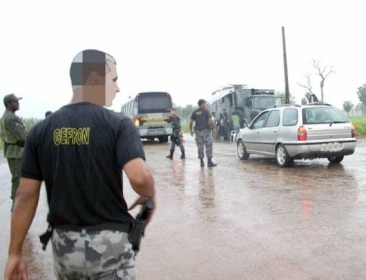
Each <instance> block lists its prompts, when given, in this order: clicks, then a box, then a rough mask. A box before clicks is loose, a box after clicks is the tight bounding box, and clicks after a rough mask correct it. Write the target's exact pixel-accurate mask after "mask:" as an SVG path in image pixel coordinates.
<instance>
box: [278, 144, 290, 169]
mask: <svg viewBox="0 0 366 280" xmlns="http://www.w3.org/2000/svg"><path fill="white" fill-rule="evenodd" d="M276 159H277V164H278V165H279V166H280V167H288V166H290V165H291V164H292V163H293V159H292V158H290V156H289V155H288V153H287V150H286V148H285V146H283V145H278V147H277V149H276Z"/></svg>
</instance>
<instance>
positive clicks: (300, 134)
mask: <svg viewBox="0 0 366 280" xmlns="http://www.w3.org/2000/svg"><path fill="white" fill-rule="evenodd" d="M307 139H308V133H307V131H306V128H305V127H304V126H300V127H299V129H298V130H297V140H298V141H306V140H307Z"/></svg>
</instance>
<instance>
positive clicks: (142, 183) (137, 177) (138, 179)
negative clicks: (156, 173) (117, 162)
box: [123, 158, 155, 199]
mask: <svg viewBox="0 0 366 280" xmlns="http://www.w3.org/2000/svg"><path fill="white" fill-rule="evenodd" d="M123 169H124V171H125V173H126V175H127V177H128V179H129V181H130V183H131V186H132V188H133V190H134V191H135V192H136V193H137V194H138V195H140V196H143V197H146V198H151V199H153V198H154V197H155V189H154V184H155V182H154V178H153V176H152V174H151V172H150V170H149V169H148V167H147V165H146V163H145V161H144V160H143V159H142V158H135V159H132V160H130V161H128V162H127V163H126V164H125V165H124V167H123Z"/></svg>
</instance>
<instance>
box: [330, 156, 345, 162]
mask: <svg viewBox="0 0 366 280" xmlns="http://www.w3.org/2000/svg"><path fill="white" fill-rule="evenodd" d="M343 158H344V156H339V157H329V158H328V160H329V162H330V163H340V162H341V161H342V160H343Z"/></svg>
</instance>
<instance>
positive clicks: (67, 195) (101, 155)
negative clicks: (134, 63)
mask: <svg viewBox="0 0 366 280" xmlns="http://www.w3.org/2000/svg"><path fill="white" fill-rule="evenodd" d="M70 77H71V82H72V88H73V96H72V100H71V103H70V104H68V105H65V106H63V107H62V108H60V109H59V110H57V111H56V112H53V113H52V114H51V115H50V116H48V117H47V118H46V119H44V120H43V121H42V122H40V123H38V124H36V125H35V126H34V127H33V128H32V130H31V131H30V132H29V134H28V137H27V142H26V145H25V148H24V154H23V159H22V171H21V180H20V186H19V190H18V193H17V196H16V199H15V205H14V212H13V215H12V220H11V239H10V245H9V256H8V261H7V266H6V269H5V279H6V280H9V279H20V278H17V277H20V275H23V276H24V277H26V276H27V270H26V263H25V260H24V258H23V256H22V245H23V242H24V239H25V236H26V234H27V232H28V230H29V227H30V225H31V223H32V221H33V217H34V214H35V211H36V208H37V204H38V199H39V195H40V187H41V183H42V181H44V182H45V186H46V192H47V201H48V205H49V214H48V217H47V220H48V223H49V226H50V228H51V236H52V237H51V243H52V252H53V259H54V271H55V275H56V278H57V279H112V278H113V279H126V277H127V278H128V279H136V277H137V276H136V275H137V272H136V267H135V253H134V251H133V250H132V246H131V243H130V242H129V238H128V233H129V231H130V228H131V226H132V223H133V222H134V219H133V217H132V215H131V214H130V213H129V212H128V210H130V209H133V208H134V207H135V206H136V205H140V204H142V203H144V202H145V201H146V200H147V199H148V198H149V199H152V200H153V201H154V200H155V189H154V188H155V187H154V179H153V176H152V175H151V173H150V171H149V169H148V167H147V165H146V163H145V154H144V150H143V146H142V143H141V140H140V136H139V133H138V131H137V130H136V127H135V125H134V124H133V122H132V121H131V119H129V118H127V117H122V116H121V115H120V114H117V113H115V112H113V111H111V110H108V109H106V108H103V106H106V107H109V106H111V105H112V101H113V99H114V98H115V96H116V93H117V92H119V88H118V86H117V79H118V77H117V71H116V60H115V59H114V58H113V57H112V56H111V55H109V54H107V53H104V52H101V51H98V50H84V51H82V52H80V53H78V54H77V55H76V56H75V58H74V60H73V62H72V64H71V68H70ZM122 170H123V171H124V172H125V174H126V175H127V178H128V180H129V181H130V184H131V186H132V189H133V190H134V191H135V192H136V193H137V194H138V195H139V196H140V197H138V198H137V200H136V201H135V202H134V203H133V204H132V205H131V207H130V208H129V209H128V208H127V204H126V201H125V198H124V196H123V180H122ZM153 212H154V211H152V212H151V214H150V216H149V217H148V221H150V220H151V216H152V213H153ZM46 244H47V243H46ZM22 279H23V278H22ZM24 279H27V278H24Z"/></svg>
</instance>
